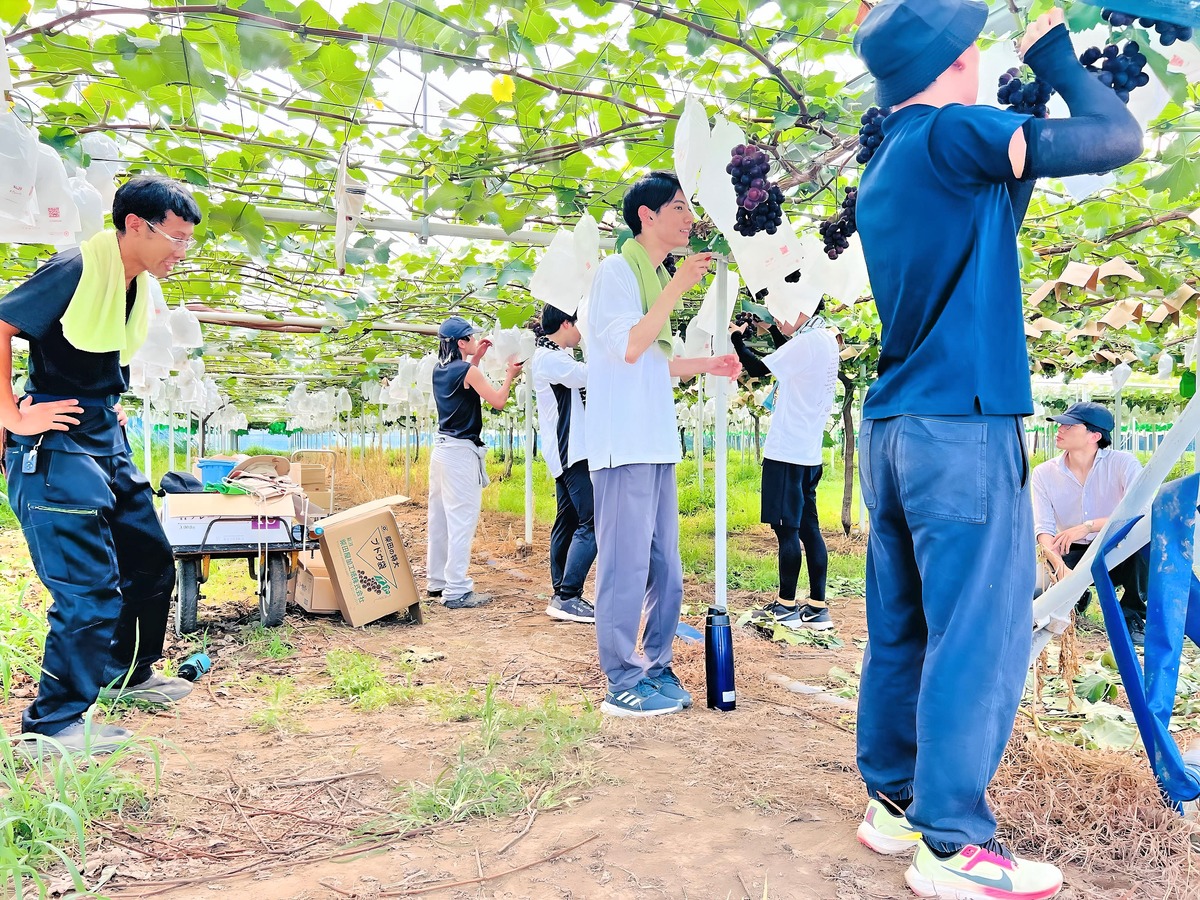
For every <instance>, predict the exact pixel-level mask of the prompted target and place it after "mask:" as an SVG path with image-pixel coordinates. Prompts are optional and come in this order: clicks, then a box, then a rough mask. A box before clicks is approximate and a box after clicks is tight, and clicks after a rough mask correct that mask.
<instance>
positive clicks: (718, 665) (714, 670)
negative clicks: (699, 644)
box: [704, 607, 737, 712]
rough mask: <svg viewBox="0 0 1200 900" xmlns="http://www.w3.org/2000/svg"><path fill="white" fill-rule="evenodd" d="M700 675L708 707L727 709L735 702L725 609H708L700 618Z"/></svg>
mask: <svg viewBox="0 0 1200 900" xmlns="http://www.w3.org/2000/svg"><path fill="white" fill-rule="evenodd" d="M704 675H705V680H706V681H707V687H708V708H709V709H719V710H721V711H722V712H730V711H731V710H733V709H734V708H735V707H736V706H737V696H736V694H735V692H734V689H733V628H732V626H731V625H730V624H729V613H728V612H726V611H725V610H723V609H714V608H712V607H710V608H709V610H708V616H707V618H706V619H705V620H704Z"/></svg>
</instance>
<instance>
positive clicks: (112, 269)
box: [62, 231, 150, 366]
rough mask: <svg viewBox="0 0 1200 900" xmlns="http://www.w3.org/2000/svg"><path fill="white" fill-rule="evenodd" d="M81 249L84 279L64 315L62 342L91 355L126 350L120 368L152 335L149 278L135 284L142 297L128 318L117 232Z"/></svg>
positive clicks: (103, 234) (102, 235)
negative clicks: (65, 340) (148, 336)
mask: <svg viewBox="0 0 1200 900" xmlns="http://www.w3.org/2000/svg"><path fill="white" fill-rule="evenodd" d="M79 249H80V251H81V253H82V254H83V276H82V277H81V278H80V279H79V285H78V287H76V288H75V293H74V294H72V295H71V302H70V303H69V304H68V305H67V311H66V312H65V313H63V317H62V330H63V337H65V338H66V339H67V341H68V342H69V343H70V344H71V346H72V347H75V348H76V349H78V350H83V351H84V352H86V353H112V352H113V351H114V350H119V351H121V365H123V366H127V365H129V360H130V359H132V358H133V355H134V354H135V353H137V351H138V348H139V347H141V346H142V344H143V343H145V341H146V334H147V332H148V331H149V330H150V275H149V273H147V272H143V273H142V274H140V275H138V276H137V278H136V279H134V280H135V282H136V283H137V297H136V299H135V300H134V302H133V309H132V310H131V311H130V312H129V315H128V316H126V315H125V293H126V287H125V264H124V263H123V262H122V261H121V247H120V245H119V244H118V243H117V233H116V232H115V231H102V232H100V233H99V234H97V235H95V236H93V237H90V238H88V239H87V240H86V241H84V242H83V243H82V244H80V246H79Z"/></svg>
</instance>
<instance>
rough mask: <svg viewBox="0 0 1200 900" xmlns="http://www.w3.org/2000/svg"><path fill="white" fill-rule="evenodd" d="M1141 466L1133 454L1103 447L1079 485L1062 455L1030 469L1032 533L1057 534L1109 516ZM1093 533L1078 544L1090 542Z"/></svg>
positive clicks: (1065, 457) (1065, 456)
mask: <svg viewBox="0 0 1200 900" xmlns="http://www.w3.org/2000/svg"><path fill="white" fill-rule="evenodd" d="M1141 471H1142V464H1141V463H1140V462H1138V458H1137V457H1136V456H1134V455H1133V454H1132V453H1126V452H1125V451H1124V450H1113V449H1111V448H1106V449H1104V450H1098V451H1097V452H1096V459H1095V462H1093V463H1092V470H1091V471H1090V472H1088V474H1087V478H1086V480H1085V481H1084V482H1083V483H1082V484H1080V483H1079V479H1078V478H1076V477H1075V473H1074V472H1072V471H1071V470H1070V469H1069V468H1067V455H1066V454H1065V453H1063V454H1060V455H1059V456H1056V457H1055V458H1054V459H1048V460H1046V461H1045V462H1044V463H1042V464H1041V465H1040V466H1038V467H1037V468H1035V469H1034V470H1033V523H1034V529H1035V530H1034V534H1035V536H1036V535H1040V534H1058V532H1060V531H1062V530H1063V529H1064V528H1070V527H1071V526H1072V525H1080V524H1082V523H1083V522H1086V521H1087V520H1088V519H1102V518H1106V517H1107V516H1110V515H1112V511H1113V510H1114V509H1116V508H1117V504H1118V503H1120V502H1121V498H1122V497H1124V496H1125V492H1126V491H1127V490H1129V486H1130V485H1131V484H1133V480H1134V479H1135V478H1137V476H1138V473H1139V472H1141ZM1095 536H1096V532H1092V533H1091V534H1089V535H1087V537H1085V538H1082V539H1080V540H1079V541H1078V542H1077V543H1081V544H1086V543H1090V542H1091V541H1092V539H1093V538H1094V537H1095Z"/></svg>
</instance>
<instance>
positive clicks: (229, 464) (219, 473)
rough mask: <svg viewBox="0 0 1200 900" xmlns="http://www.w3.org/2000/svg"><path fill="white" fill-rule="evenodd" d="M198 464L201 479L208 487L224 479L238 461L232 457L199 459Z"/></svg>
mask: <svg viewBox="0 0 1200 900" xmlns="http://www.w3.org/2000/svg"><path fill="white" fill-rule="evenodd" d="M196 465H197V466H198V467H199V469H200V481H201V482H203V484H204V486H205V487H207V486H208V485H210V484H220V483H221V482H222V481H224V480H225V476H226V475H228V474H229V473H230V472H232V471H233V467H234V466H235V465H237V463H235V462H234V461H233V460H232V459H198V460H196Z"/></svg>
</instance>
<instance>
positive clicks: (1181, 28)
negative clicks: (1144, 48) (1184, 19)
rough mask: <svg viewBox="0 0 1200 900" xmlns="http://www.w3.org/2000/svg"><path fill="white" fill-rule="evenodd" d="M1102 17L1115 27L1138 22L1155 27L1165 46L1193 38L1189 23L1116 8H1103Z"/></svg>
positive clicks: (1159, 38)
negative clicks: (1135, 14) (1169, 20)
mask: <svg viewBox="0 0 1200 900" xmlns="http://www.w3.org/2000/svg"><path fill="white" fill-rule="evenodd" d="M1100 18H1102V19H1104V21H1105V22H1107V23H1108V24H1109V25H1111V26H1112V27H1113V28H1125V27H1126V26H1129V25H1132V24H1133V23H1134V22H1137V23H1138V24H1139V25H1141V26H1142V27H1143V28H1147V29H1149V28H1153V29H1154V30H1155V31H1156V32H1158V42H1159V43H1160V44H1162V45H1163V46H1164V47H1170V46H1171V45H1172V44H1173V43H1175V42H1176V41H1190V40H1191V39H1192V29H1191V28H1190V27H1189V26H1187V25H1176V24H1175V23H1174V22H1160V21H1158V20H1157V19H1151V18H1150V17H1149V16H1142V17H1141V18H1138V17H1137V16H1134V15H1130V14H1129V13H1123V12H1117V11H1116V10H1115V9H1105V10H1101V12H1100Z"/></svg>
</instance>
